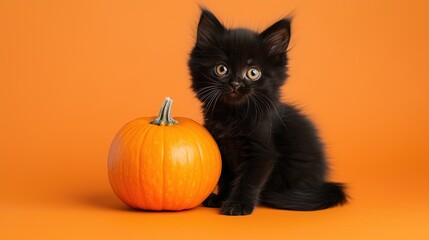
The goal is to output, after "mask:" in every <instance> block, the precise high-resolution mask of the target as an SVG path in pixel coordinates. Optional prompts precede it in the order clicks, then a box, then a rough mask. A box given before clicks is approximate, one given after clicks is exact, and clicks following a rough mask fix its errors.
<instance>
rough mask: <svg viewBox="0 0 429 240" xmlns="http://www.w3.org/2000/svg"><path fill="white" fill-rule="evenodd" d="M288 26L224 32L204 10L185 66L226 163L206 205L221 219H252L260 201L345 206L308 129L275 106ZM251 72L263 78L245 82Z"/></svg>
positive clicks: (289, 110) (287, 109)
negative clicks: (244, 217)
mask: <svg viewBox="0 0 429 240" xmlns="http://www.w3.org/2000/svg"><path fill="white" fill-rule="evenodd" d="M290 25H291V21H290V19H282V20H280V21H278V22H276V23H275V24H273V25H272V26H270V27H269V28H268V29H266V30H265V31H263V32H262V33H256V32H253V31H251V30H248V29H227V28H225V27H224V26H223V25H222V24H221V23H220V22H219V21H218V20H217V18H216V17H215V16H214V15H213V14H212V13H211V12H209V11H208V10H205V9H202V14H201V18H200V21H199V24H198V32H197V40H196V44H195V47H194V48H193V50H192V53H191V56H190V60H189V68H190V72H191V76H192V89H193V90H194V92H195V93H196V96H197V98H198V99H199V100H200V101H201V102H202V108H203V113H204V121H205V127H206V128H207V129H208V130H209V132H210V133H211V134H212V135H213V137H214V138H215V140H216V142H217V143H218V145H219V148H220V151H221V155H222V163H223V167H222V174H221V177H220V180H219V184H218V194H214V193H213V194H211V195H210V196H209V197H208V198H207V199H206V200H205V201H204V203H203V204H204V205H205V206H207V207H220V208H221V213H222V214H226V215H247V214H251V213H252V211H253V210H254V208H255V206H256V205H257V204H259V203H261V204H265V205H267V206H270V207H274V208H279V209H290V210H318V209H324V208H328V207H332V206H336V205H341V204H345V203H346V202H347V196H346V194H345V191H344V187H343V185H342V184H339V183H332V182H327V181H326V176H327V170H328V169H327V163H326V160H325V154H324V150H323V146H322V144H321V142H320V139H319V137H318V135H317V131H316V129H315V127H314V126H313V124H312V123H311V122H310V121H309V119H308V118H306V117H305V116H304V115H303V114H301V113H300V111H299V110H297V109H296V108H295V107H294V106H291V105H288V104H284V103H281V102H280V87H281V86H282V85H283V84H284V83H285V80H286V78H287V74H286V72H287V63H288V59H287V52H286V49H287V46H288V44H289V39H290ZM219 64H222V65H223V66H224V67H225V68H223V67H219V66H221V65H219ZM217 66H218V67H219V69H218V71H216V67H217ZM252 67H254V68H255V69H257V70H259V72H260V73H261V75H260V78H259V79H258V80H251V76H249V73H248V71H249V69H250V68H252ZM219 72H222V74H219ZM223 73H225V74H223ZM252 73H255V72H251V73H250V74H252ZM256 75H257V72H256Z"/></svg>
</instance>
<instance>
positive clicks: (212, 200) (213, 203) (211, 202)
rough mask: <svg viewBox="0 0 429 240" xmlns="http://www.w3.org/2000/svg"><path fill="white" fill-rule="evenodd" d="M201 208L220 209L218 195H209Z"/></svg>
mask: <svg viewBox="0 0 429 240" xmlns="http://www.w3.org/2000/svg"><path fill="white" fill-rule="evenodd" d="M203 206H204V207H210V208H220V206H221V201H220V200H219V197H218V195H216V194H214V193H211V194H210V196H208V197H207V198H206V200H204V202H203Z"/></svg>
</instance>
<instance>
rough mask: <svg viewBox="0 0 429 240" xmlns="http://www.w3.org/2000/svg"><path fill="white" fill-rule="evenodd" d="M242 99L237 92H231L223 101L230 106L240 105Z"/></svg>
mask: <svg viewBox="0 0 429 240" xmlns="http://www.w3.org/2000/svg"><path fill="white" fill-rule="evenodd" d="M242 99H243V98H242V94H240V93H239V92H238V91H237V90H232V91H231V92H229V93H227V94H226V95H225V100H226V101H227V102H228V103H231V104H237V103H240V102H241V100H242Z"/></svg>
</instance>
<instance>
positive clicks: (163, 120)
mask: <svg viewBox="0 0 429 240" xmlns="http://www.w3.org/2000/svg"><path fill="white" fill-rule="evenodd" d="M171 104H173V100H171V98H169V97H166V98H165V101H164V103H163V104H162V106H161V110H160V111H159V114H158V117H157V118H155V119H153V120H152V121H150V122H149V123H150V124H155V125H158V126H171V125H176V124H178V123H179V122H178V121H176V120H174V119H173V117H171Z"/></svg>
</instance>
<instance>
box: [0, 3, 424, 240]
mask: <svg viewBox="0 0 429 240" xmlns="http://www.w3.org/2000/svg"><path fill="white" fill-rule="evenodd" d="M201 3H202V4H203V5H205V6H206V7H208V8H209V9H211V10H212V11H213V12H214V13H215V14H216V15H217V16H218V17H219V19H221V20H222V21H223V22H225V23H226V25H227V26H248V27H250V28H252V29H255V30H256V29H259V30H263V29H264V28H265V27H267V26H269V25H270V24H272V23H273V22H274V21H276V20H278V19H279V18H280V17H283V16H286V15H287V14H289V13H290V12H293V14H294V15H295V18H294V22H293V27H292V29H293V34H292V42H291V47H292V50H291V51H290V58H291V61H290V68H291V70H290V74H291V77H290V78H289V82H288V84H286V86H285V87H284V88H283V95H284V97H283V99H284V100H287V101H290V102H294V103H298V104H299V105H300V106H302V108H303V109H304V110H305V112H306V113H307V114H308V115H309V116H311V117H312V118H313V119H314V121H315V122H316V123H317V125H318V127H319V128H320V132H321V134H322V137H323V139H324V140H325V142H326V145H327V152H328V154H329V156H330V160H331V163H332V170H333V172H332V176H331V178H332V179H333V180H336V181H343V182H346V183H348V184H349V192H350V195H351V196H352V198H353V199H352V201H351V203H350V204H349V205H347V206H345V207H340V208H333V209H329V210H324V211H317V212H291V211H281V210H274V209H268V208H264V207H259V208H257V209H256V211H255V212H254V214H253V215H251V216H246V217H226V216H221V215H219V214H218V210H216V209H207V208H202V207H199V208H196V209H193V210H189V211H184V212H177V213H171V212H162V213H154V212H137V211H132V210H130V209H129V208H127V207H125V206H124V205H123V204H122V203H121V202H120V201H119V200H118V199H117V198H116V196H115V195H114V194H113V192H112V190H111V189H110V186H109V184H108V180H107V169H106V164H107V152H108V148H109V145H110V142H111V140H112V139H113V136H114V135H115V133H116V132H117V131H118V130H119V128H120V127H121V126H122V125H124V124H125V123H126V122H128V121H129V120H132V119H134V118H137V117H140V116H150V115H154V114H157V113H158V110H159V107H160V105H161V103H162V101H163V99H164V97H165V96H170V97H172V98H173V99H174V100H175V103H174V106H173V114H174V115H176V116H186V117H189V118H192V119H195V120H197V121H199V122H201V120H202V118H201V114H200V108H199V107H200V105H199V103H198V101H197V100H195V98H194V96H193V94H192V92H191V90H190V88H189V86H190V79H189V74H188V69H187V59H188V54H189V51H190V50H191V47H192V45H193V43H194V36H195V30H196V23H197V21H198V18H199V8H198V5H197V3H196V1H194V0H190V1H174V2H173V1H171V2H167V1H135V0H134V1H132V0H126V1H96V0H77V1H57V0H51V1H41V0H40V1H7V0H1V1H0V34H1V35H0V81H1V82H0V83H1V85H0V111H1V117H0V134H1V135H0V136H1V137H0V147H1V148H0V150H1V158H0V161H1V162H0V163H1V166H0V184H1V185H0V239H37V238H40V239H85V238H87V239H101V238H103V239H219V238H220V237H221V238H222V239H244V238H246V239H251V238H254V239H261V238H263V239H287V238H291V239H297V238H299V239H309V238H312V239H313V238H317V239H335V238H340V237H341V238H347V239H368V238H372V239H382V238H385V239H429V230H427V227H428V226H429V204H428V202H429V187H428V186H427V184H428V182H429V181H428V180H429V173H428V170H429V169H428V167H429V161H428V160H429V150H428V138H429V127H428V123H429V111H428V109H429V94H428V90H429V89H428V87H429V67H428V57H429V46H428V45H429V3H428V1H424V0H422V1H417V0H415V1H405V0H403V1H390V0H383V1H382V0H377V1H373V0H364V1H363V0H356V1H339V0H338V1H333V0H330V1H319V0H314V1H302V0H300V1H292V0H279V1H271V0H270V1H254V2H252V1H245V0H243V1H201Z"/></svg>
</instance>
